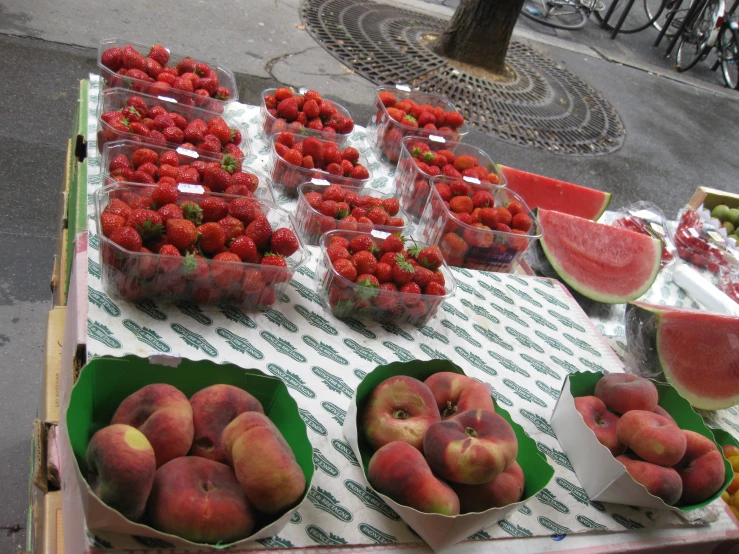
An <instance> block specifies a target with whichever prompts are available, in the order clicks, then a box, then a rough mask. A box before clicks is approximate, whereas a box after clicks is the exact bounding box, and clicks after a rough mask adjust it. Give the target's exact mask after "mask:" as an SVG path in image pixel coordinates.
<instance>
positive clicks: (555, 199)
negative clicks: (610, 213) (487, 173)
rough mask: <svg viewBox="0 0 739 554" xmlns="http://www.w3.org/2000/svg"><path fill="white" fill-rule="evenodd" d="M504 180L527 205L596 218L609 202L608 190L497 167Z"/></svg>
mask: <svg viewBox="0 0 739 554" xmlns="http://www.w3.org/2000/svg"><path fill="white" fill-rule="evenodd" d="M500 169H501V171H502V172H503V174H504V175H505V177H506V180H507V181H508V183H507V184H506V187H507V188H508V189H510V190H512V191H513V192H516V193H518V194H519V195H520V196H521V197H522V198H523V200H524V202H526V205H527V206H529V207H530V208H544V209H546V210H555V211H558V212H562V213H566V214H570V215H575V216H578V217H583V218H585V219H590V220H592V221H597V220H598V218H600V216H601V215H603V212H605V211H606V209H607V208H608V205H609V204H610V203H611V198H612V196H611V193H609V192H603V191H600V190H596V189H591V188H588V187H583V186H581V185H576V184H574V183H568V182H566V181H559V180H557V179H552V178H551V177H544V176H542V175H536V174H534V173H528V172H526V171H521V170H520V169H515V168H512V167H505V166H500Z"/></svg>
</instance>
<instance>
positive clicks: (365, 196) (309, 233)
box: [295, 183, 412, 246]
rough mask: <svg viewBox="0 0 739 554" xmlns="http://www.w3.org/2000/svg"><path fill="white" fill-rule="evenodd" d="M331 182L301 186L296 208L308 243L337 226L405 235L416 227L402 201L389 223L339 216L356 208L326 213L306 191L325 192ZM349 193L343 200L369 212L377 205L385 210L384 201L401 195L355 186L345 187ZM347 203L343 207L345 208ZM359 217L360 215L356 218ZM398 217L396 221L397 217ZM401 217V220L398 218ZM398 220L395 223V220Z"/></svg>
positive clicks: (304, 237)
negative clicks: (313, 201)
mask: <svg viewBox="0 0 739 554" xmlns="http://www.w3.org/2000/svg"><path fill="white" fill-rule="evenodd" d="M330 186H331V185H322V184H315V183H303V184H302V185H300V186H299V187H298V207H297V209H296V211H295V220H296V221H297V224H298V229H300V232H301V233H302V237H303V241H305V243H306V244H307V245H308V246H317V245H318V241H319V239H320V238H321V236H322V235H323V234H324V233H327V232H328V231H333V230H334V229H344V230H347V231H361V232H364V233H368V232H370V231H378V232H383V233H400V234H402V235H408V234H409V233H410V230H411V228H412V224H411V222H410V219H409V217H408V214H407V213H406V212H405V210H403V208H401V207H400V206H399V202H398V203H397V204H396V206H397V207H398V211H397V212H395V214H394V215H390V214H388V216H389V217H388V218H387V220H386V223H385V224H380V223H372V222H366V221H362V222H358V221H344V220H343V219H339V217H341V216H343V217H346V216H348V215H350V213H355V212H354V210H352V212H348V211H347V213H340V214H338V215H336V216H330V215H326V214H324V213H322V212H321V211H320V207H319V208H316V207H314V206H312V205H311V204H310V203H309V201H308V199H306V194H309V193H311V192H313V193H319V194H321V195H323V193H325V192H326V190H327V189H328V188H329V187H330ZM342 189H343V191H344V193H345V196H344V198H343V199H341V200H340V202H345V203H346V204H347V205H348V207H349V209H352V208H354V207H358V208H360V209H361V210H362V213H368V212H369V210H371V209H372V208H374V207H379V208H380V209H381V210H385V211H386V213H387V210H386V208H384V207H383V201H386V200H388V199H391V198H395V199H397V196H395V195H391V194H382V193H381V192H378V191H376V190H372V189H364V191H362V189H357V188H354V187H342ZM342 208H343V207H339V209H342ZM354 219H356V217H355V218H354ZM393 220H395V221H393ZM398 220H399V221H398ZM393 222H395V223H398V224H397V225H392V224H391V223H393Z"/></svg>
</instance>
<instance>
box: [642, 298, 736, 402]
mask: <svg viewBox="0 0 739 554" xmlns="http://www.w3.org/2000/svg"><path fill="white" fill-rule="evenodd" d="M656 317H657V318H658V320H657V325H656V328H657V336H656V341H655V344H656V350H657V356H658V358H659V363H660V366H661V368H662V371H663V373H664V375H665V379H666V381H667V382H668V383H670V384H671V385H672V386H673V387H674V388H675V390H677V392H678V393H680V396H682V397H683V398H685V399H686V400H687V401H688V402H690V404H691V406H693V407H695V408H700V409H702V410H720V409H723V408H730V407H731V406H736V405H737V404H739V318H738V317H733V316H727V315H721V314H714V313H710V312H704V311H700V310H677V309H668V310H661V311H656Z"/></svg>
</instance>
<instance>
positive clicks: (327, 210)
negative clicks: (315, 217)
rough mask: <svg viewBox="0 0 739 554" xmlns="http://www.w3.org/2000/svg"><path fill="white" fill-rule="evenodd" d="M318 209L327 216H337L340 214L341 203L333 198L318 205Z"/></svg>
mask: <svg viewBox="0 0 739 554" xmlns="http://www.w3.org/2000/svg"><path fill="white" fill-rule="evenodd" d="M318 211H319V212H320V213H322V214H323V215H325V216H328V217H332V218H335V217H336V216H337V215H338V214H339V204H338V203H337V202H334V201H333V200H324V201H323V202H321V205H320V206H318Z"/></svg>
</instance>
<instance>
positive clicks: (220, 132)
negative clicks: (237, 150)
mask: <svg viewBox="0 0 739 554" xmlns="http://www.w3.org/2000/svg"><path fill="white" fill-rule="evenodd" d="M208 133H210V134H213V135H215V136H216V137H218V140H219V141H221V144H223V145H226V144H228V143H229V142H231V129H229V127H228V124H227V123H226V122H225V121H224V120H223V119H222V118H220V117H214V118H213V119H211V120H210V121H209V122H208Z"/></svg>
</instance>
